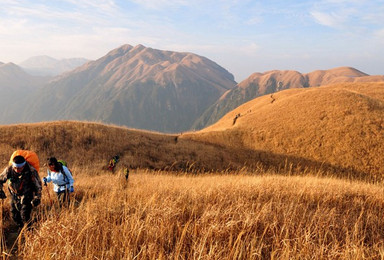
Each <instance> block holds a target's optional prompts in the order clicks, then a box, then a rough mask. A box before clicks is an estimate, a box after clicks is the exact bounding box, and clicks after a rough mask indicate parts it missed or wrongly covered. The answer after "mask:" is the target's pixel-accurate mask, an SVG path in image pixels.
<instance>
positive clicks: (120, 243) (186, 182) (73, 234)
mask: <svg viewBox="0 0 384 260" xmlns="http://www.w3.org/2000/svg"><path fill="white" fill-rule="evenodd" d="M74 171H75V172H78V171H79V169H76V168H75V169H74ZM82 171H83V174H84V175H82V176H77V177H76V193H75V197H76V199H77V201H76V202H75V203H73V204H72V206H71V207H70V208H69V209H66V210H62V211H57V210H55V209H53V208H51V207H50V201H49V197H48V196H47V190H44V192H43V203H42V205H41V206H39V210H38V211H37V217H38V218H39V221H38V222H37V223H35V225H34V229H33V230H32V231H26V230H24V231H23V232H21V235H20V237H19V238H20V241H22V242H20V243H17V242H16V247H17V249H18V251H15V252H13V255H14V256H15V255H18V256H19V257H20V258H22V259H50V258H52V257H55V258H58V259H95V258H97V259H380V258H382V257H384V249H383V243H382V241H383V239H384V235H383V232H382V227H383V225H384V220H383V218H382V212H383V210H384V195H383V194H384V192H383V187H382V186H381V185H375V184H366V183H361V182H351V181H343V180H336V179H333V178H317V177H310V176H307V177H293V176H291V177H287V176H281V175H279V176H277V175H275V174H273V172H269V173H266V175H263V176H255V175H253V176H247V175H228V174H225V175H223V174H211V175H178V176H176V175H172V174H167V173H150V172H143V171H138V172H135V173H131V176H130V177H129V178H130V180H129V182H128V183H125V181H124V180H122V179H121V178H119V176H116V175H113V176H112V175H108V174H105V175H100V176H93V177H91V175H92V170H91V169H89V170H87V171H84V169H82ZM49 188H50V187H49ZM51 196H52V192H51ZM73 201H74V200H73ZM6 205H7V206H6V209H5V211H6V212H7V211H8V210H9V208H8V204H6ZM6 232H7V230H6ZM10 247H11V246H9V248H10ZM5 252H8V253H9V252H10V251H8V250H6V251H5Z"/></svg>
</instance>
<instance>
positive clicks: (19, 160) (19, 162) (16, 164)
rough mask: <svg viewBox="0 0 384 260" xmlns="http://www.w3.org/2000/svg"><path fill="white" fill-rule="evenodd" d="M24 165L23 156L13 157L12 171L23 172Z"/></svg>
mask: <svg viewBox="0 0 384 260" xmlns="http://www.w3.org/2000/svg"><path fill="white" fill-rule="evenodd" d="M26 163H27V161H26V160H25V158H24V157H23V156H21V155H17V156H15V157H13V160H12V169H13V170H14V171H15V172H17V173H21V172H22V171H23V170H24V167H25V164H26Z"/></svg>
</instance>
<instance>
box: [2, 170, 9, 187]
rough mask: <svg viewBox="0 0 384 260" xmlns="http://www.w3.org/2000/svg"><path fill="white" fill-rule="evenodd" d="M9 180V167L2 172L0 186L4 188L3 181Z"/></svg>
mask: <svg viewBox="0 0 384 260" xmlns="http://www.w3.org/2000/svg"><path fill="white" fill-rule="evenodd" d="M7 180H8V167H7V168H5V169H4V171H3V172H2V173H0V188H3V183H5V182H6V181H7Z"/></svg>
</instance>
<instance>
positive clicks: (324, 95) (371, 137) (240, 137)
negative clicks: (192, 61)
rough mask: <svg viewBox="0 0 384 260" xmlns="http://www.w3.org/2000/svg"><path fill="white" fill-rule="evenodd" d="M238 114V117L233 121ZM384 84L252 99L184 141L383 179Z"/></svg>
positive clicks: (332, 87) (346, 85) (347, 85)
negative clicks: (249, 151) (256, 153)
mask: <svg viewBox="0 0 384 260" xmlns="http://www.w3.org/2000/svg"><path fill="white" fill-rule="evenodd" d="M236 115H240V117H238V118H236ZM383 137H384V83H340V84H335V85H330V86H323V87H319V88H307V89H291V90H285V91H281V92H278V93H274V94H272V95H266V96H262V97H259V98H256V99H254V100H252V101H249V102H248V103H246V104H244V105H242V106H240V107H238V108H237V109H235V110H233V111H232V112H230V113H228V114H227V115H225V116H224V117H223V118H222V119H221V120H220V121H219V122H217V123H216V124H214V125H212V126H210V127H208V128H206V129H203V130H201V131H199V132H196V133H187V134H184V135H183V136H182V138H183V139H191V140H200V141H204V142H209V143H214V144H220V145H224V146H226V147H236V148H240V147H241V148H246V149H250V150H254V151H265V152H267V153H270V154H283V155H286V156H293V157H298V158H303V159H306V160H309V161H315V162H317V163H320V164H321V163H325V164H329V165H333V166H335V167H340V169H349V170H352V171H354V172H355V173H354V174H356V173H357V174H359V175H365V176H369V178H372V179H382V177H383V172H384V158H383V157H382V155H383V154H384V138H383Z"/></svg>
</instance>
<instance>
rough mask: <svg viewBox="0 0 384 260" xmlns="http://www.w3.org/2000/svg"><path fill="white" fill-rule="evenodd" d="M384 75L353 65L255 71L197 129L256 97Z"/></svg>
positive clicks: (376, 79) (207, 113)
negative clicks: (313, 69)
mask: <svg viewBox="0 0 384 260" xmlns="http://www.w3.org/2000/svg"><path fill="white" fill-rule="evenodd" d="M383 81H384V76H382V75H377V76H369V75H368V74H366V73H363V72H361V71H359V70H356V69H354V68H351V67H340V68H334V69H330V70H317V71H313V72H310V73H307V74H301V73H299V72H297V71H289V70H287V71H279V70H274V71H268V72H265V73H254V74H252V75H251V76H249V77H248V78H247V79H246V80H244V81H242V82H240V83H239V84H238V85H237V86H236V87H235V88H233V89H231V90H229V91H227V92H226V93H225V94H224V95H223V96H222V97H221V98H220V99H219V100H218V101H217V102H216V103H215V104H213V105H212V106H211V107H210V108H209V109H207V110H206V111H205V112H204V113H203V115H202V116H201V117H200V118H199V119H198V120H197V121H196V122H195V123H194V127H195V128H197V129H201V128H204V127H206V126H208V125H211V124H213V123H215V122H216V121H217V120H219V119H220V118H221V117H222V116H224V115H225V114H226V113H228V112H229V111H231V110H233V109H235V108H236V107H238V106H239V105H241V104H244V103H245V102H247V101H250V100H252V99H254V98H256V97H259V96H262V95H266V94H271V93H274V92H278V91H281V90H284V89H290V88H307V87H317V86H323V85H328V84H332V83H340V82H383Z"/></svg>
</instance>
